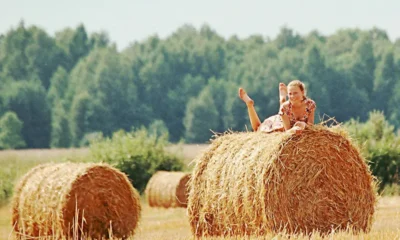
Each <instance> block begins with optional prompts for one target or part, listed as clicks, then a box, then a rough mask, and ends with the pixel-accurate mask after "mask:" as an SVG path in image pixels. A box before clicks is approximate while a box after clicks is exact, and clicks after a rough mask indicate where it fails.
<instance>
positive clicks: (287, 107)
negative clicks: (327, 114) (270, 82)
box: [239, 80, 316, 134]
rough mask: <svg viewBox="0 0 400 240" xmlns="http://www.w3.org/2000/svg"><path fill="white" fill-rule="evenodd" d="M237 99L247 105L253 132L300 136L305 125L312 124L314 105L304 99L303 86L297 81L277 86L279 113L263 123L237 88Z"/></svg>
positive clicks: (245, 96) (304, 91)
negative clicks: (285, 132)
mask: <svg viewBox="0 0 400 240" xmlns="http://www.w3.org/2000/svg"><path fill="white" fill-rule="evenodd" d="M286 96H289V100H288V101H286ZM239 97H240V98H241V99H242V100H243V101H244V102H245V103H246V105H247V110H248V112H249V117H250V123H251V126H252V128H253V130H254V131H261V132H267V133H269V132H276V131H287V132H290V133H296V134H300V133H301V132H302V131H303V130H304V129H305V127H306V126H307V125H313V124H314V114H315V108H316V104H315V102H314V101H313V100H312V99H310V98H307V97H306V89H305V85H304V83H302V82H301V81H299V80H293V81H291V82H290V83H289V84H288V86H287V87H286V86H285V84H283V83H280V84H279V102H280V108H279V113H278V114H277V115H274V116H271V117H269V118H267V119H265V121H264V122H263V123H261V121H260V118H259V117H258V115H257V113H256V110H255V108H254V101H253V100H252V99H251V98H250V97H249V96H248V95H247V93H246V91H245V90H244V89H243V88H239Z"/></svg>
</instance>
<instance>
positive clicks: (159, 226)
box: [0, 145, 400, 240]
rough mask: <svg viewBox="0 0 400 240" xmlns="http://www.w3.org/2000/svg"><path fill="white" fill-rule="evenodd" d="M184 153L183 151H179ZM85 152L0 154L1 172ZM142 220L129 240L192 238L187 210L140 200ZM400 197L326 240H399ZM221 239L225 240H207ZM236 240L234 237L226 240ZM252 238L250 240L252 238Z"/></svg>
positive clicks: (1, 229) (5, 221)
mask: <svg viewBox="0 0 400 240" xmlns="http://www.w3.org/2000/svg"><path fill="white" fill-rule="evenodd" d="M205 147H206V145H185V146H183V147H182V146H179V147H178V146H175V147H170V148H169V149H168V150H169V151H172V152H174V151H180V152H182V153H183V155H184V158H185V162H186V163H187V164H188V163H190V162H191V160H192V159H193V157H194V156H195V155H196V154H198V153H199V152H200V151H202V150H204V149H205ZM182 150H183V151H182ZM86 154H88V151H87V149H68V150H67V149H65V150H63V149H61V150H22V151H0V164H1V169H0V173H1V172H3V173H4V172H9V173H10V176H13V177H14V178H15V179H16V180H18V178H19V177H21V176H22V175H23V174H24V173H26V172H27V171H28V170H29V169H30V168H32V167H33V166H36V165H37V164H40V163H45V162H49V161H55V162H57V161H60V162H61V161H66V160H74V161H84V159H85V156H86ZM141 201H142V217H141V220H140V222H139V226H138V228H137V230H136V234H135V235H134V236H133V237H131V238H130V239H134V240H138V239H140V240H150V239H194V238H193V236H192V234H191V231H190V226H189V222H188V216H187V213H186V209H183V208H177V209H158V208H150V207H149V206H148V205H147V203H146V202H145V200H144V198H143V197H142V199H141ZM399 223H400V197H398V196H392V197H382V198H381V199H380V200H379V204H378V207H377V212H376V215H375V220H374V223H373V227H372V230H371V232H370V233H368V234H361V235H352V234H349V233H346V232H338V233H334V234H332V235H330V236H328V238H327V239H371V240H372V239H385V240H386V239H387V240H388V239H400V224H399ZM11 233H12V226H11V209H10V204H9V203H8V204H4V205H3V206H2V207H0V239H10V236H11ZM208 239H224V238H208ZM225 239H237V238H225ZM251 239H253V238H251ZM260 239H288V237H287V236H284V235H272V234H271V235H269V236H266V237H265V238H264V237H263V238H260ZM291 239H293V238H291ZM296 239H322V238H321V237H320V236H319V235H317V234H315V235H312V236H311V238H308V237H307V238H306V237H298V238H296Z"/></svg>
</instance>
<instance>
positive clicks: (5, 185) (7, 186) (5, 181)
mask: <svg viewBox="0 0 400 240" xmlns="http://www.w3.org/2000/svg"><path fill="white" fill-rule="evenodd" d="M10 170H11V169H1V171H0V206H2V205H3V204H4V203H6V202H7V200H8V199H9V198H10V197H11V195H12V192H13V188H14V186H13V182H12V177H11V175H12V174H11V172H10Z"/></svg>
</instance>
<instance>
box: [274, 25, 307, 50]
mask: <svg viewBox="0 0 400 240" xmlns="http://www.w3.org/2000/svg"><path fill="white" fill-rule="evenodd" d="M275 42H276V44H277V46H278V48H279V49H284V48H294V47H297V46H298V45H300V44H302V43H303V40H302V39H301V36H300V35H298V34H294V33H293V30H292V29H289V28H288V27H286V26H285V27H282V28H281V30H280V32H279V34H278V36H277V37H276V39H275Z"/></svg>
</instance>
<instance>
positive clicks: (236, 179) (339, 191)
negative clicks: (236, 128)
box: [188, 126, 377, 236]
mask: <svg viewBox="0 0 400 240" xmlns="http://www.w3.org/2000/svg"><path fill="white" fill-rule="evenodd" d="M195 161H196V166H195V168H194V172H193V175H192V179H191V181H190V183H189V185H190V186H189V188H190V193H189V199H188V200H189V204H188V214H189V220H190V225H191V230H192V232H193V234H194V235H195V236H228V235H242V236H244V235H253V236H262V235H265V234H267V233H271V232H272V233H279V232H281V233H282V232H283V233H287V234H294V235H296V234H300V235H303V234H311V233H312V232H319V233H320V234H326V233H329V232H332V231H333V230H350V229H351V230H352V231H353V232H360V231H364V232H368V231H369V230H370V228H371V225H372V219H373V214H374V210H375V205H376V197H377V196H376V193H375V186H376V184H375V180H374V178H373V177H372V175H371V173H370V170H369V167H368V165H367V164H366V163H365V161H364V159H363V158H362V156H360V153H359V150H358V149H357V148H356V147H355V146H353V145H352V143H351V140H350V138H348V137H347V135H346V133H345V132H344V131H343V130H340V129H336V130H333V129H329V128H328V127H323V126H314V127H311V128H310V129H307V130H305V131H304V132H303V133H302V134H301V135H290V134H288V133H271V134H265V133H260V132H245V133H230V134H225V135H223V136H220V137H218V138H216V139H214V140H213V142H212V144H211V145H210V146H209V148H208V150H207V151H205V152H204V153H203V154H201V155H199V156H198V157H197V159H195Z"/></svg>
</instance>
